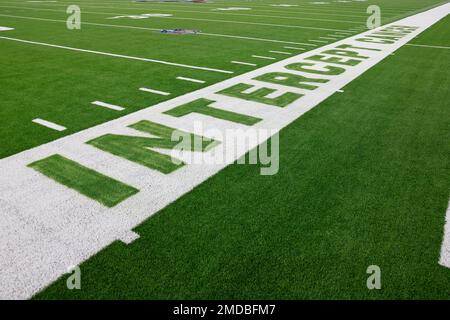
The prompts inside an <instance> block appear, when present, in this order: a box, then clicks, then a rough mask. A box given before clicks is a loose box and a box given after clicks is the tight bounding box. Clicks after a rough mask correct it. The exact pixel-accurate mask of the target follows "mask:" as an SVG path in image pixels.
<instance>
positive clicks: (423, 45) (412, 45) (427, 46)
mask: <svg viewBox="0 0 450 320" xmlns="http://www.w3.org/2000/svg"><path fill="white" fill-rule="evenodd" d="M407 46H411V47H423V48H433V49H447V50H449V49H450V47H444V46H432V45H425V44H414V43H408V44H407Z"/></svg>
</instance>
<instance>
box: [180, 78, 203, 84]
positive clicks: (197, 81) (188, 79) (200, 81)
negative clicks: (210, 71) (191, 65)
mask: <svg viewBox="0 0 450 320" xmlns="http://www.w3.org/2000/svg"><path fill="white" fill-rule="evenodd" d="M177 79H178V80H184V81H190V82H196V83H205V82H206V81H203V80H198V79H192V78H186V77H177Z"/></svg>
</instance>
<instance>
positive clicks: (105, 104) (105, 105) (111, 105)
mask: <svg viewBox="0 0 450 320" xmlns="http://www.w3.org/2000/svg"><path fill="white" fill-rule="evenodd" d="M91 104H93V105H95V106H99V107H102V108H107V109H111V110H115V111H122V110H125V108H124V107H121V106H116V105H114V104H109V103H106V102H102V101H94V102H91Z"/></svg>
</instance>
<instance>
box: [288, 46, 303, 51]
mask: <svg viewBox="0 0 450 320" xmlns="http://www.w3.org/2000/svg"><path fill="white" fill-rule="evenodd" d="M283 48H285V49H293V50H306V49H305V48H299V47H290V46H285V47H283Z"/></svg>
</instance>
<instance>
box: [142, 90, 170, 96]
mask: <svg viewBox="0 0 450 320" xmlns="http://www.w3.org/2000/svg"><path fill="white" fill-rule="evenodd" d="M139 90H141V91H144V92H150V93H154V94H159V95H162V96H168V95H170V92H164V91H159V90H155V89H150V88H139Z"/></svg>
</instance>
